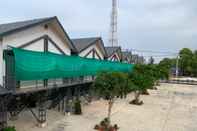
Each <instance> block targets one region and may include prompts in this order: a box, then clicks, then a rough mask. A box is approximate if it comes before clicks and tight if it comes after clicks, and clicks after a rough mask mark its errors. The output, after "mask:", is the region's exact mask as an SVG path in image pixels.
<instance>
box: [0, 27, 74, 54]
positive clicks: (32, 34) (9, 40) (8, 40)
mask: <svg viewBox="0 0 197 131" xmlns="http://www.w3.org/2000/svg"><path fill="white" fill-rule="evenodd" d="M43 35H48V36H49V37H50V38H51V39H52V40H53V41H54V42H55V43H56V44H57V45H58V46H59V47H60V48H61V49H62V50H63V51H64V53H65V54H67V55H70V54H71V50H70V48H69V47H68V45H67V43H65V42H64V41H63V38H61V37H59V36H58V35H57V34H56V32H54V31H53V29H52V28H50V27H49V28H48V29H45V28H44V27H43V26H36V27H33V28H29V29H27V30H24V31H21V32H18V33H14V34H11V35H8V36H6V37H4V38H3V45H4V47H5V48H6V47H7V46H8V45H10V46H13V47H18V46H20V45H23V44H25V43H27V42H29V41H31V40H34V39H36V38H38V37H41V36H43ZM25 49H28V50H33V51H43V50H44V46H43V40H40V41H38V42H36V43H34V44H32V45H30V46H27V47H25ZM49 51H51V52H54V53H59V52H57V50H55V49H54V48H50V50H49Z"/></svg>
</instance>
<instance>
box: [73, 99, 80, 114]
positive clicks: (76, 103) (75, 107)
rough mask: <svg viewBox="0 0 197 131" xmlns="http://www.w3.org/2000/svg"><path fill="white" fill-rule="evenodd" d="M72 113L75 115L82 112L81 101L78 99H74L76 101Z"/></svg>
mask: <svg viewBox="0 0 197 131" xmlns="http://www.w3.org/2000/svg"><path fill="white" fill-rule="evenodd" d="M74 114H76V115H81V114H82V110H81V101H80V100H79V99H76V101H75V104H74Z"/></svg>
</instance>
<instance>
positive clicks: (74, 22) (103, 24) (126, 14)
mask: <svg viewBox="0 0 197 131" xmlns="http://www.w3.org/2000/svg"><path fill="white" fill-rule="evenodd" d="M0 1H1V4H0V23H7V22H14V21H21V20H27V19H34V18H41V17H50V16H57V17H58V19H59V20H60V22H61V23H62V25H63V26H64V28H65V29H66V31H67V33H68V34H69V36H70V37H71V38H78V37H95V36H101V37H102V38H103V40H104V42H105V45H109V43H108V39H109V31H110V13H111V0H0ZM196 5H197V0H118V39H119V45H120V46H122V48H123V49H137V50H148V51H149V50H150V51H157V52H164V53H162V54H161V53H160V54H158V53H147V52H146V53H144V52H141V51H138V52H137V51H134V52H133V53H138V54H139V55H144V56H146V57H147V56H148V57H149V56H152V55H153V56H158V55H159V56H165V55H172V54H169V53H171V52H172V53H176V52H178V51H179V50H180V49H181V48H184V47H188V48H191V49H192V50H195V49H197V6H196ZM166 52H167V53H166ZM168 52H169V53H168ZM173 55H174V54H173ZM148 57H147V58H148ZM159 58H160V57H158V58H157V59H159Z"/></svg>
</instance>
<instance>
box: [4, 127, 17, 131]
mask: <svg viewBox="0 0 197 131" xmlns="http://www.w3.org/2000/svg"><path fill="white" fill-rule="evenodd" d="M3 131H16V129H15V127H6V128H4V129H3Z"/></svg>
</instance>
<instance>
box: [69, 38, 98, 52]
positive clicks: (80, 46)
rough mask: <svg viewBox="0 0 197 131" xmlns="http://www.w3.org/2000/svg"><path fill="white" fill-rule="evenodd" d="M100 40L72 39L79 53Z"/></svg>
mask: <svg viewBox="0 0 197 131" xmlns="http://www.w3.org/2000/svg"><path fill="white" fill-rule="evenodd" d="M98 39H100V38H99V37H92V38H78V39H72V42H73V44H74V46H75V47H76V49H77V51H78V52H81V51H82V50H84V49H86V48H87V47H89V46H90V45H92V44H95V41H97V40H98Z"/></svg>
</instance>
